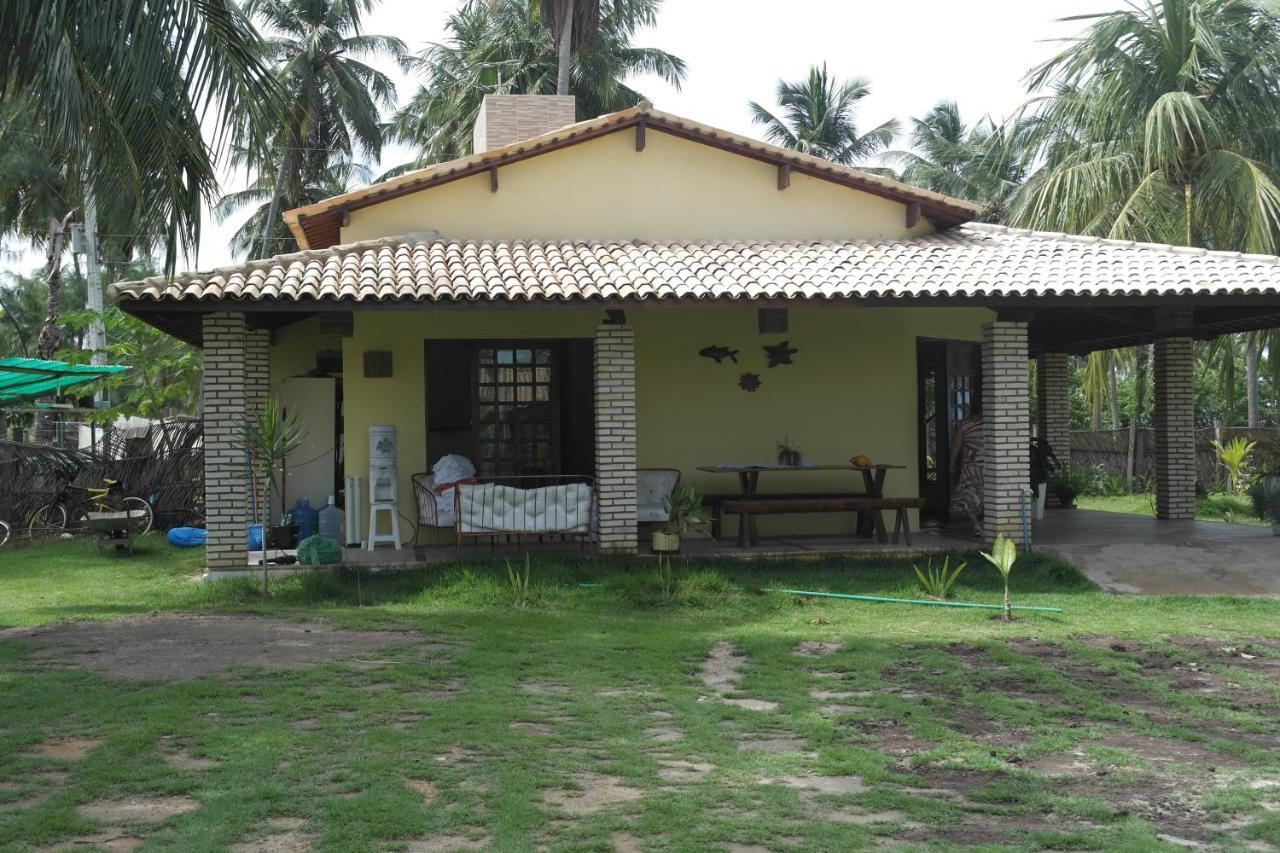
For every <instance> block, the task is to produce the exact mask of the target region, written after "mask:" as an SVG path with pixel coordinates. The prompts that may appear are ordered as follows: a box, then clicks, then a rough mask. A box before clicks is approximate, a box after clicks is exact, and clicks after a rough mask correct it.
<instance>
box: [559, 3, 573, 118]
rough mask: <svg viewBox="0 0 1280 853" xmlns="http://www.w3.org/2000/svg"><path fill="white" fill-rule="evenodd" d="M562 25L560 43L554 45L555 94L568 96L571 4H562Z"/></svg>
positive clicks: (571, 58) (571, 42)
mask: <svg viewBox="0 0 1280 853" xmlns="http://www.w3.org/2000/svg"><path fill="white" fill-rule="evenodd" d="M562 14H563V15H564V23H563V24H561V25H560V42H559V43H558V44H557V45H556V94H557V95H567V94H569V76H570V74H571V72H572V60H573V51H572V50H571V46H572V45H573V4H572V3H569V2H566V3H564V11H563V12H562Z"/></svg>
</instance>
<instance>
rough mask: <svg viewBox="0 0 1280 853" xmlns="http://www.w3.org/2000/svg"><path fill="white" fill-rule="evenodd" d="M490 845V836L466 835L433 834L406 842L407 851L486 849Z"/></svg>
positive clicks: (440, 852) (433, 852)
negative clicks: (476, 836) (471, 836)
mask: <svg viewBox="0 0 1280 853" xmlns="http://www.w3.org/2000/svg"><path fill="white" fill-rule="evenodd" d="M488 847H489V837H488V836H487V835H486V836H482V837H479V838H469V837H467V836H465V835H433V836H430V837H429V838H415V839H413V840H411V841H408V842H406V843H405V846H404V849H405V851H406V853H450V851H454V850H484V849H486V848H488Z"/></svg>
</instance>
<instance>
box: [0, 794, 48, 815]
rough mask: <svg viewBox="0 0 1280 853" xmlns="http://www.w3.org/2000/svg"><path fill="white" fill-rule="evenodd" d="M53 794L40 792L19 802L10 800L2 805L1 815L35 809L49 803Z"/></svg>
mask: <svg viewBox="0 0 1280 853" xmlns="http://www.w3.org/2000/svg"><path fill="white" fill-rule="evenodd" d="M53 794H54V792H53V791H40V792H38V793H35V794H30V795H28V796H26V797H23V798H21V799H18V800H10V801H9V802H7V803H0V814H6V813H8V812H20V811H25V810H26V809H34V808H35V807H36V806H42V805H44V804H45V803H47V802H49V798H50V797H52V796H53Z"/></svg>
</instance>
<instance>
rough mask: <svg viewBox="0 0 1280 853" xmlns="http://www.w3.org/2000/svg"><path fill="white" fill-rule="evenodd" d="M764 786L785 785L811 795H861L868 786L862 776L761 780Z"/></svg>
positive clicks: (791, 777)
mask: <svg viewBox="0 0 1280 853" xmlns="http://www.w3.org/2000/svg"><path fill="white" fill-rule="evenodd" d="M760 784H762V785H784V786H786V787H788V788H795V789H796V790H797V791H805V792H808V793H811V794H834V795H843V794H861V793H863V792H865V791H866V790H867V784H866V783H865V782H863V781H862V777H860V776H781V777H779V778H777V779H761V780H760Z"/></svg>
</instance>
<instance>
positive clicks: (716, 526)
mask: <svg viewBox="0 0 1280 853" xmlns="http://www.w3.org/2000/svg"><path fill="white" fill-rule="evenodd" d="M865 497H867V495H866V494H865V493H863V492H775V493H771V494H756V495H743V494H740V493H735V494H731V495H725V494H721V495H703V496H702V505H703V506H705V507H707V508H708V509H710V510H711V538H712V539H715V540H717V541H719V539H720V531H721V527H722V526H723V524H724V516H725V512H724V505H725V502H726V501H760V500H768V501H776V500H807V499H819V498H865Z"/></svg>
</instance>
